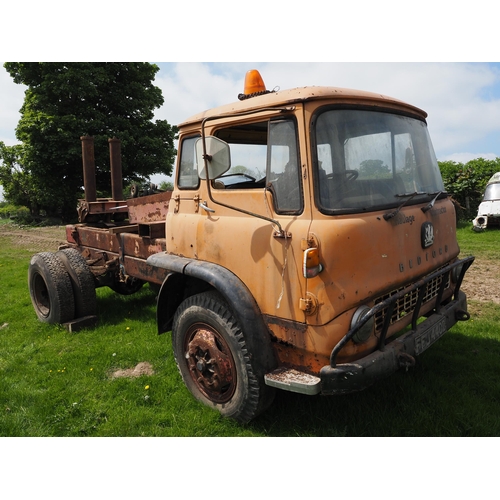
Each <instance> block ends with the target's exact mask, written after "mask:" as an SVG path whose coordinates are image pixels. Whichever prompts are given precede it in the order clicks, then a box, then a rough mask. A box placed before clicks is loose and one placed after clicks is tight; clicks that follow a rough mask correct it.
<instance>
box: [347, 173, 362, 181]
mask: <svg viewBox="0 0 500 500" xmlns="http://www.w3.org/2000/svg"><path fill="white" fill-rule="evenodd" d="M358 175H359V172H358V171H357V170H346V171H345V178H346V180H347V181H348V182H351V181H355V180H356V179H357V178H358Z"/></svg>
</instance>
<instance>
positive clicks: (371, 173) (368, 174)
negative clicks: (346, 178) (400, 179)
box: [359, 160, 391, 179]
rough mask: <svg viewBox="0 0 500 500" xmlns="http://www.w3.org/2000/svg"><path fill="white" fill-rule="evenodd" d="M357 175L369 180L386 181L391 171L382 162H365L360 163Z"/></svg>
mask: <svg viewBox="0 0 500 500" xmlns="http://www.w3.org/2000/svg"><path fill="white" fill-rule="evenodd" d="M359 173H360V174H361V176H362V177H365V178H371V179H387V178H389V177H391V169H390V168H389V167H388V166H387V165H384V162H383V161H382V160H365V161H362V162H361V163H360V166H359Z"/></svg>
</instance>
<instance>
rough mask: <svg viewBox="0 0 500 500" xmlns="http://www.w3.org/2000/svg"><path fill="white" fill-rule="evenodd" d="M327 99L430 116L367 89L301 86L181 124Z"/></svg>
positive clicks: (181, 124)
mask: <svg viewBox="0 0 500 500" xmlns="http://www.w3.org/2000/svg"><path fill="white" fill-rule="evenodd" d="M313 100H324V101H329V102H331V103H332V104H340V103H346V104H353V105H368V106H380V107H383V108H392V109H395V110H399V111H403V112H407V113H408V112H409V113H411V114H414V115H415V114H416V115H418V116H419V117H420V118H422V119H425V118H426V117H427V113H426V112H425V111H423V110H422V109H420V108H417V107H415V106H412V105H411V104H407V103H405V102H403V101H400V100H399V99H395V98H393V97H388V96H385V95H382V94H377V93H374V92H366V91H363V90H353V89H345V88H340V87H320V86H317V87H315V86H311V87H298V88H294V89H289V90H277V91H275V90H273V91H271V92H269V93H266V94H263V95H259V96H255V97H248V98H246V99H244V100H242V101H236V102H233V103H230V104H225V105H223V106H218V107H216V108H212V109H209V110H206V111H203V112H201V113H198V114H196V115H193V116H191V117H190V118H188V119H187V120H185V121H183V122H182V123H180V124H179V125H178V126H179V127H180V128H182V127H185V126H187V125H191V124H194V123H197V122H201V121H202V120H204V119H205V118H208V117H213V116H221V117H222V116H224V115H231V114H235V113H241V112H244V111H256V110H258V109H259V108H267V107H277V106H289V105H293V104H294V103H299V102H306V101H313Z"/></svg>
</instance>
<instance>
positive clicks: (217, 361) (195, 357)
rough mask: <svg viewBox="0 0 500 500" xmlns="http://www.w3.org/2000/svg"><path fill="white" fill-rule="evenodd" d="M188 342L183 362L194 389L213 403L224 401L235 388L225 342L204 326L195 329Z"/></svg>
mask: <svg viewBox="0 0 500 500" xmlns="http://www.w3.org/2000/svg"><path fill="white" fill-rule="evenodd" d="M188 338H189V339H190V341H189V343H188V346H187V352H186V361H187V364H188V366H189V369H190V373H191V376H192V378H193V380H194V381H195V382H196V384H197V385H198V388H199V389H200V391H201V392H203V393H204V394H205V395H206V396H207V397H209V398H210V399H211V400H212V401H214V402H216V403H223V402H226V401H228V400H229V399H230V398H231V397H232V395H233V394H234V390H235V387H236V368H235V364H234V360H233V358H232V356H231V351H230V350H229V346H228V345H227V343H226V341H225V340H224V338H223V337H222V336H221V335H220V334H219V333H218V332H216V331H215V330H213V329H211V328H210V327H208V326H204V327H203V328H202V327H197V328H195V329H194V331H193V332H192V335H190V336H189V337H188Z"/></svg>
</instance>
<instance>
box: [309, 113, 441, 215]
mask: <svg viewBox="0 0 500 500" xmlns="http://www.w3.org/2000/svg"><path fill="white" fill-rule="evenodd" d="M313 140H314V141H315V148H313V150H314V151H315V153H316V161H315V165H316V169H315V180H316V183H315V185H316V200H317V202H318V205H319V207H320V209H321V210H322V211H323V212H325V213H338V211H341V212H344V213H345V212H361V211H363V212H364V211H370V210H377V209H383V208H389V207H394V206H397V205H399V204H401V199H402V196H405V195H411V194H415V193H416V195H415V196H414V197H413V198H412V200H411V201H410V202H409V204H413V203H422V202H423V201H426V199H432V196H433V195H434V196H435V195H436V193H438V192H439V191H444V187H443V181H442V178H441V174H440V172H439V167H438V164H437V160H436V157H435V154H434V150H433V147H432V144H431V141H430V138H429V134H428V132H427V126H426V124H425V122H424V121H420V120H418V119H415V118H411V117H408V116H403V115H398V114H391V113H387V112H381V111H369V110H361V109H328V110H326V111H324V112H322V113H321V114H319V115H318V116H317V119H316V120H315V126H314V139H313Z"/></svg>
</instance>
